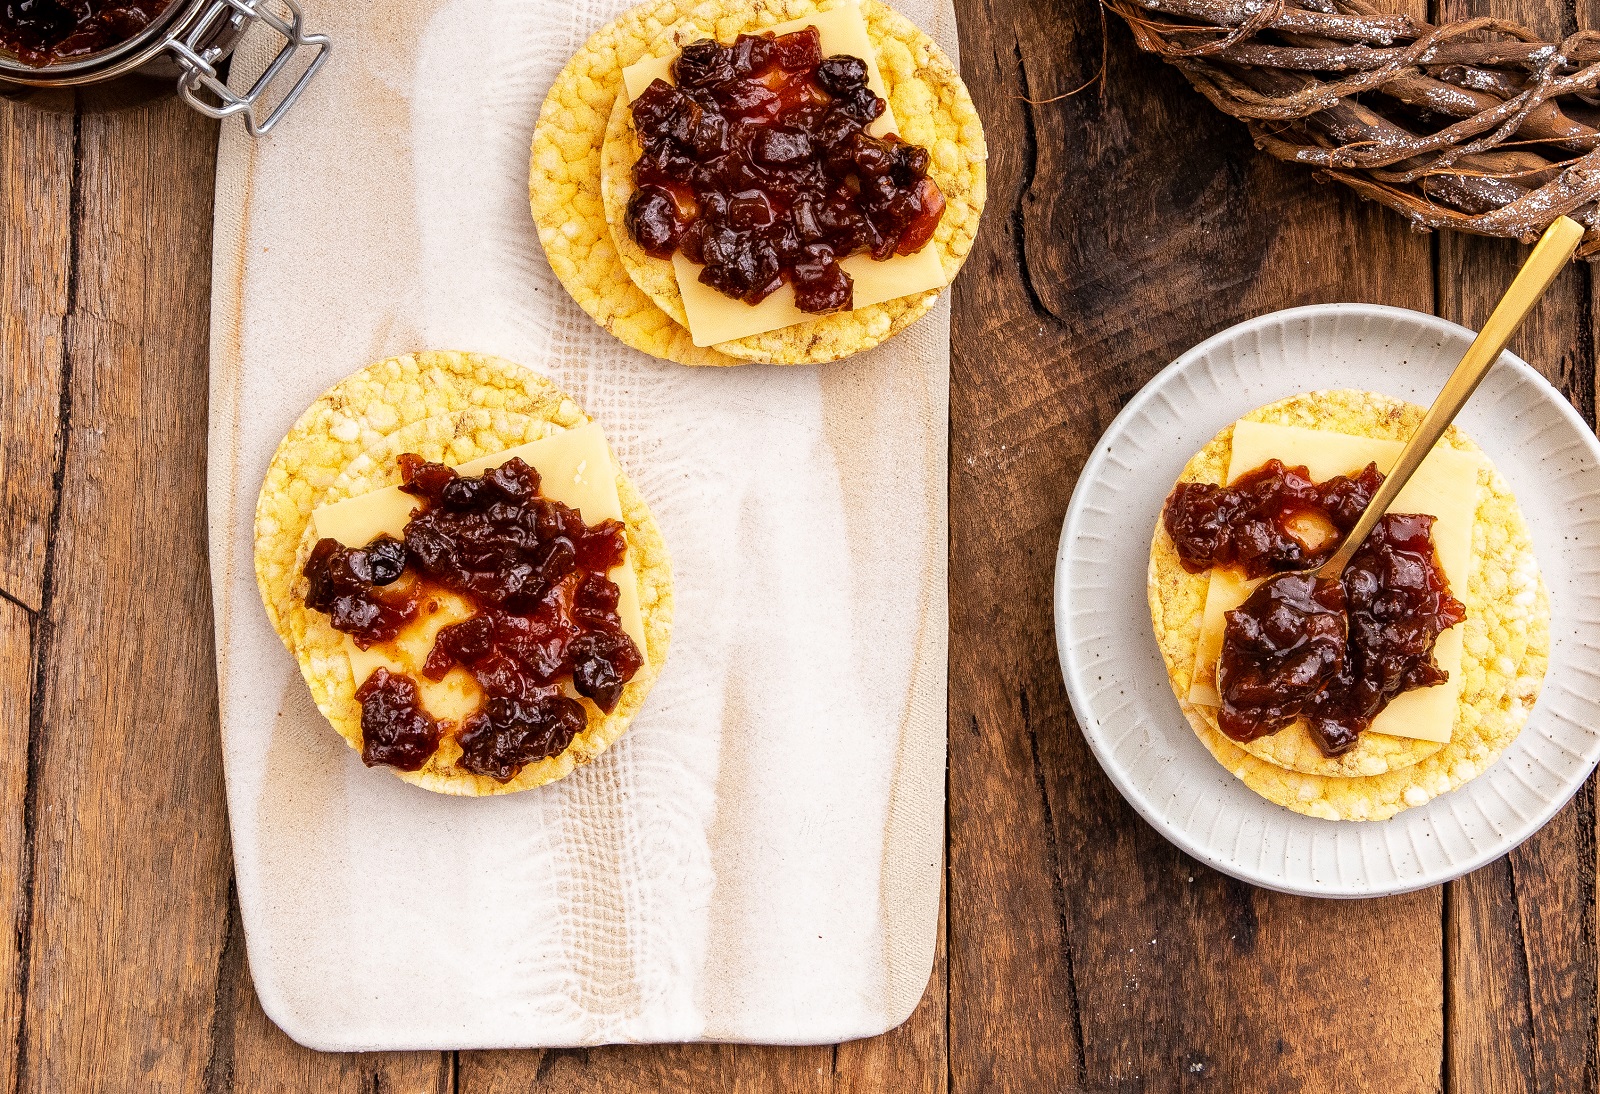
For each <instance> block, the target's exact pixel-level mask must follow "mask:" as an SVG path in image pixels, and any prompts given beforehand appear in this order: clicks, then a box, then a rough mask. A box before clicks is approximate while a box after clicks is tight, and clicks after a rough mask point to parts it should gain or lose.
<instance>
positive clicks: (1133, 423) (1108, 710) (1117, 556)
mask: <svg viewBox="0 0 1600 1094" xmlns="http://www.w3.org/2000/svg"><path fill="white" fill-rule="evenodd" d="M1472 337H1473V335H1472V332H1471V331H1468V330H1467V329H1466V328H1464V327H1460V326H1457V325H1455V324H1454V323H1447V322H1445V321H1444V320H1442V319H1437V318H1435V317H1434V316H1431V315H1422V314H1419V313H1417V312H1412V311H1406V310H1403V309H1400V308H1385V307H1378V306H1376V305H1367V304H1332V305H1321V306H1317V307H1309V308H1294V309H1292V310H1289V311H1281V312H1275V313H1274V314H1272V315H1264V316H1262V317H1260V318H1259V319H1252V320H1250V321H1249V322H1246V323H1241V324H1239V325H1238V326H1236V327H1233V328H1231V329H1229V330H1226V331H1223V332H1222V333H1221V334H1218V335H1216V336H1215V337H1213V338H1211V339H1208V340H1207V341H1205V342H1202V343H1201V344H1200V345H1198V346H1196V347H1195V348H1194V349H1192V350H1190V351H1189V352H1188V353H1186V354H1184V355H1183V356H1182V357H1180V358H1178V360H1176V361H1174V362H1173V363H1172V364H1171V365H1170V366H1168V367H1167V368H1166V369H1164V370H1163V371H1162V372H1161V374H1160V375H1158V376H1157V377H1156V378H1155V379H1153V380H1151V381H1150V383H1149V384H1147V385H1146V386H1145V388H1144V390H1142V391H1140V392H1139V394H1138V395H1137V396H1135V397H1134V399H1133V400H1132V401H1131V402H1130V403H1129V404H1128V406H1127V407H1126V408H1125V409H1124V410H1123V412H1122V413H1121V414H1119V415H1118V416H1117V419H1116V421H1114V422H1112V423H1111V427H1110V428H1109V429H1107V430H1106V433H1105V436H1104V437H1102V438H1101V439H1100V442H1099V444H1098V445H1096V447H1095V450H1094V453H1093V454H1092V455H1091V457H1090V458H1089V462H1088V464H1087V465H1086V466H1085V467H1084V469H1083V474H1082V476H1081V477H1080V478H1079V480H1078V486H1077V489H1076V490H1075V491H1074V492H1073V495H1072V504H1071V506H1070V507H1069V508H1068V509H1067V518H1066V522H1065V524H1064V525H1063V526H1062V530H1061V546H1060V549H1059V551H1058V552H1057V555H1056V592H1055V613H1056V644H1057V647H1058V649H1059V651H1060V655H1061V672H1062V675H1063V676H1064V677H1065V679H1066V683H1067V692H1068V694H1069V695H1070V696H1071V698H1072V706H1073V709H1074V710H1075V711H1076V712H1077V716H1078V723H1079V725H1080V726H1081V727H1082V729H1083V734H1084V736H1085V737H1086V738H1087V739H1088V741H1089V745H1090V747H1091V748H1092V749H1093V750H1094V754H1095V756H1096V757H1097V758H1098V759H1099V760H1100V763H1101V766H1103V767H1104V768H1105V770H1106V773H1107V774H1108V775H1110V776H1111V781H1112V782H1114V783H1115V784H1116V786H1117V789H1118V790H1120V791H1121V792H1122V795H1123V796H1124V797H1125V798H1127V799H1128V801H1129V802H1130V803H1131V804H1132V805H1133V807H1134V808H1135V809H1137V810H1138V811H1139V813H1140V815H1141V816H1143V817H1144V818H1145V819H1146V820H1148V821H1149V822H1150V823H1151V824H1153V825H1155V827H1156V828H1157V829H1158V830H1159V831H1160V832H1161V833H1162V835H1164V836H1166V837H1167V838H1168V839H1169V840H1171V841H1172V842H1173V843H1175V844H1177V845H1178V846H1179V847H1180V848H1182V849H1183V850H1184V851H1185V852H1187V853H1188V854H1190V855H1192V856H1194V857H1195V858H1197V859H1199V860H1201V861H1202V862H1205V863H1206V864H1207V865H1209V866H1212V867H1215V868H1216V869H1218V870H1221V871H1223V872H1225V873H1228V874H1232V875H1233V876H1234V877H1237V878H1241V879H1243V880H1245V881H1248V882H1252V883H1253V884H1256V885H1262V886H1265V887H1267V888H1270V889H1278V890H1282V891H1284V892H1290V893H1302V894H1306V895H1310V896H1338V897H1366V896H1380V895H1383V894H1386V893H1399V892H1405V891H1407V890H1411V889H1418V888H1422V887H1424V886H1427V885H1436V884H1438V883H1440V882H1443V881H1448V880H1449V879H1451V878H1454V877H1459V876H1460V875H1462V874H1464V873H1466V872H1467V871H1469V870H1474V869H1476V868H1478V867H1479V866H1482V865H1483V864H1485V863H1487V862H1490V861H1491V860H1493V859H1496V858H1498V857H1499V856H1501V855H1503V854H1505V853H1506V852H1507V851H1509V850H1511V849H1512V848H1513V847H1515V846H1516V845H1517V844H1519V843H1521V842H1522V841H1523V840H1525V839H1527V838H1528V837H1529V836H1530V835H1532V834H1533V833H1534V832H1535V831H1537V830H1538V829H1539V827H1540V826H1541V825H1543V824H1544V823H1545V822H1546V821H1548V820H1549V819H1550V818H1551V817H1552V816H1554V815H1555V813H1556V812H1557V811H1558V810H1559V809H1560V808H1561V807H1562V805H1564V804H1565V803H1566V802H1567V799H1569V798H1570V797H1572V795H1573V794H1574V793H1576V792H1577V789H1578V787H1579V786H1581V785H1582V784H1583V781H1584V779H1585V778H1587V777H1588V775H1589V772H1590V771H1591V770H1592V769H1593V768H1594V766H1595V762H1596V760H1597V759H1600V581H1597V578H1600V443H1597V442H1596V439H1595V435H1594V434H1593V433H1592V432H1591V431H1590V430H1589V428H1588V427H1587V426H1586V425H1585V424H1584V422H1583V419H1581V418H1580V417H1579V416H1578V414H1577V412H1576V411H1574V410H1573V409H1572V406H1571V405H1570V404H1569V403H1568V402H1567V401H1566V399H1565V398H1563V397H1562V395H1561V394H1560V393H1559V392H1557V391H1556V390H1555V389H1554V388H1553V387H1551V386H1550V384H1549V383H1547V382H1546V381H1545V380H1544V378H1543V377H1541V376H1540V375H1539V374H1538V373H1536V372H1535V371H1534V370H1533V369H1532V368H1530V367H1529V366H1528V364H1527V363H1526V362H1524V361H1522V360H1520V359H1518V358H1516V357H1514V356H1512V355H1511V354H1509V353H1507V354H1505V355H1503V356H1502V357H1501V358H1500V361H1499V362H1498V363H1497V364H1496V365H1495V367H1494V369H1493V371H1491V372H1490V374H1489V376H1488V378H1487V379H1486V380H1485V381H1484V383H1483V386H1482V387H1481V388H1479V390H1478V393H1477V394H1476V395H1474V396H1473V398H1472V401H1471V402H1470V403H1469V404H1468V405H1467V407H1466V409H1465V410H1464V411H1463V412H1462V413H1461V416H1460V417H1459V418H1458V419H1457V422H1458V424H1459V425H1460V426H1461V427H1462V428H1464V429H1465V430H1466V431H1467V432H1468V433H1469V434H1471V436H1472V437H1473V438H1474V439H1475V440H1476V441H1477V442H1478V443H1479V444H1480V445H1481V446H1482V447H1483V448H1484V450H1485V451H1486V452H1487V453H1488V454H1489V457H1490V459H1492V460H1493V461H1494V462H1495V465H1496V466H1497V467H1499V469H1500V472H1501V473H1502V474H1503V475H1504V476H1505V477H1506V479H1507V481H1509V482H1510V484H1511V488H1512V490H1513V491H1515V493H1516V496H1517V500H1518V501H1519V502H1520V503H1521V505H1522V511H1523V513H1524V514H1525V515H1526V517H1527V520H1528V524H1529V526H1530V527H1531V529H1532V531H1533V540H1534V547H1535V550H1536V552H1537V554H1538V557H1539V565H1540V567H1541V569H1542V570H1543V573H1544V578H1545V581H1546V583H1547V584H1548V585H1549V587H1550V599H1551V609H1552V619H1551V638H1552V649H1551V656H1550V670H1549V674H1548V675H1547V676H1546V677H1545V685H1544V692H1543V694H1542V695H1541V697H1540V699H1539V702H1538V705H1537V706H1536V707H1535V708H1534V711H1533V714H1532V716H1531V717H1530V718H1529V720H1528V724H1527V726H1526V727H1525V728H1524V729H1523V731H1522V734H1521V735H1520V736H1519V737H1518V738H1517V740H1516V741H1515V742H1514V743H1513V744H1512V745H1511V747H1510V748H1508V749H1507V750H1506V752H1505V753H1504V755H1502V756H1501V758H1500V760H1499V761H1498V762H1497V763H1495V764H1494V765H1493V766H1492V767H1491V768H1490V769H1489V770H1488V771H1487V772H1486V773H1484V774H1483V775H1480V776H1479V777H1478V778H1476V779H1473V780H1472V781H1471V782H1469V783H1467V784H1466V785H1465V786H1463V787H1462V788H1461V789H1459V790H1457V791H1455V792H1454V793H1450V794H1444V795H1442V796H1440V797H1438V798H1435V799H1434V800H1433V801H1432V802H1430V803H1428V804H1427V805H1425V806H1421V807H1419V808H1416V809H1408V810H1406V811H1405V812H1403V813H1400V814H1399V815H1398V816H1396V817H1394V818H1392V819H1390V820H1386V821H1374V822H1365V823H1362V822H1353V821H1324V820H1317V819H1315V818H1312V817H1306V816H1301V815H1300V814H1298V813H1294V812H1291V811H1290V810H1288V809H1284V808H1281V807H1279V806H1276V805H1273V804H1272V803H1271V802H1268V801H1266V800H1265V799H1263V798H1260V797H1258V796H1257V795H1256V794H1255V793H1253V792H1252V791H1251V790H1249V789H1248V788H1247V787H1246V786H1245V785H1244V783H1242V782H1240V781H1239V780H1238V779H1236V778H1235V777H1234V776H1233V775H1232V774H1230V773H1229V772H1228V771H1227V770H1226V769H1225V768H1223V767H1222V765H1221V764H1219V763H1217V761H1216V760H1214V759H1213V758H1212V756H1211V754H1210V753H1209V752H1207V751H1206V749H1205V746H1204V745H1202V744H1201V743H1200V741H1199V739H1198V738H1196V737H1195V735H1194V731H1193V730H1191V729H1190V728H1189V724H1188V723H1187V722H1186V721H1185V720H1184V717H1183V714H1182V712H1181V711H1180V710H1179V709H1178V703H1177V700H1176V699H1175V698H1174V697H1173V695H1172V688H1171V686H1170V685H1169V684H1168V682H1167V674H1166V672H1165V670H1164V669H1163V667H1162V663H1161V653H1160V651H1159V650H1158V649H1157V647H1156V642H1155V637H1154V635H1153V634H1152V633H1151V628H1150V612H1149V608H1148V607H1147V606H1146V602H1145V570H1146V567H1147V565H1148V562H1149V550H1150V536H1151V534H1152V533H1153V531H1154V529H1155V522H1156V516H1157V514H1158V513H1159V511H1160V509H1161V504H1162V502H1163V500H1164V499H1165V498H1166V495H1167V492H1168V491H1169V490H1170V489H1171V488H1172V484H1173V482H1174V481H1176V479H1177V477H1178V474H1179V472H1180V471H1182V470H1183V465H1184V464H1185V463H1187V462H1188V460H1189V457H1190V456H1192V455H1193V454H1194V453H1195V452H1196V451H1198V450H1199V449H1200V447H1201V446H1202V445H1204V444H1205V443H1206V442H1207V441H1209V440H1210V439H1211V438H1212V437H1213V436H1214V435H1215V434H1216V432H1217V431H1218V430H1219V429H1221V428H1222V427H1223V426H1225V425H1227V424H1228V423H1229V422H1232V421H1234V420H1236V419H1238V418H1239V417H1240V416H1242V415H1244V414H1245V413H1247V412H1249V411H1250V410H1253V409H1254V408H1256V407H1258V406H1261V405H1263V404H1265V403H1270V402H1272V401H1274V400H1276V399H1280V398H1283V397H1284V396H1287V395H1293V394H1294V393H1296V392H1301V391H1314V390H1318V389H1328V388H1345V387H1353V388H1363V389H1366V390H1369V391H1379V392H1383V393H1385V394H1387V395H1392V396H1396V397H1399V398H1403V399H1408V400H1410V401H1411V402H1414V403H1419V404H1421V405H1424V406H1426V405H1428V404H1429V403H1431V402H1432V401H1433V397H1434V396H1435V395H1436V394H1437V393H1438V391H1439V388H1440V387H1441V386H1442V385H1443V383H1444V379H1445V377H1446V376H1447V375H1448V374H1449V372H1450V370H1451V369H1452V368H1453V367H1454V366H1455V363H1456V362H1457V361H1458V360H1460V358H1461V355H1462V353H1464V352H1465V351H1466V348H1467V346H1468V344H1469V343H1470V342H1471V341H1472Z"/></svg>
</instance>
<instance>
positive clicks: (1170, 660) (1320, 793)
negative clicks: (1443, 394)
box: [1147, 391, 1550, 820]
mask: <svg viewBox="0 0 1600 1094" xmlns="http://www.w3.org/2000/svg"><path fill="white" fill-rule="evenodd" d="M1424 413H1425V411H1424V409H1423V408H1422V407H1418V406H1414V405H1412V404H1410V403H1406V402H1402V401H1400V400H1397V399H1391V398H1389V397H1388V396H1385V395H1378V394H1375V393H1372V392H1365V391H1318V392H1311V393H1308V394H1304V395H1294V396H1291V397H1289V398H1287V399H1282V400H1279V401H1278V402H1275V403H1272V404H1270V405H1268V406H1264V407H1261V408H1260V409H1258V410H1254V411H1252V412H1250V413H1249V414H1247V415H1245V420H1247V421H1253V422H1266V423H1271V424H1277V425H1292V426H1300V427H1302V428H1307V429H1320V430H1325V431H1329V432H1335V433H1344V434H1348V435H1352V436H1360V437H1377V438H1381V439H1384V440H1396V441H1405V440H1408V439H1409V438H1410V436H1411V434H1412V433H1413V432H1415V430H1416V427H1417V425H1418V424H1420V422H1421V420H1422V417H1423V415H1424ZM1440 443H1441V444H1444V445H1447V446H1449V447H1451V448H1457V449H1461V450H1463V451H1468V452H1475V453H1479V454H1480V456H1481V455H1482V454H1481V450H1480V449H1479V448H1478V446H1477V445H1475V444H1474V443H1473V442H1472V441H1471V440H1470V439H1469V438H1468V437H1467V436H1466V434H1465V433H1463V432H1462V431H1461V430H1459V429H1457V428H1455V427H1451V429H1450V430H1449V431H1448V432H1447V433H1446V435H1445V437H1444V439H1443V440H1442V441H1441V442H1440ZM1232 446H1233V427H1232V426H1231V425H1230V426H1229V427H1227V428H1226V429H1224V430H1223V431H1222V432H1220V433H1218V434H1217V435H1216V437H1214V438H1213V439H1212V440H1211V442H1210V443H1209V444H1207V445H1206V446H1205V447H1204V448H1202V449H1201V450H1200V451H1199V452H1198V453H1196V454H1195V456H1194V458H1193V459H1191V460H1190V461H1189V463H1188V465H1187V466H1185V468H1184V469H1183V473H1182V474H1181V475H1180V476H1179V481H1180V482H1209V483H1221V482H1222V481H1223V478H1224V475H1225V474H1226V472H1227V467H1228V460H1229V456H1230V453H1231V452H1232ZM1209 581H1210V579H1209V576H1208V574H1207V573H1199V574H1191V573H1189V572H1188V571H1187V570H1185V569H1184V568H1183V565H1182V563H1181V562H1180V561H1179V559H1178V552H1177V548H1176V546H1175V545H1174V544H1173V542H1172V538H1171V537H1170V536H1169V535H1167V531H1166V527H1165V525H1164V524H1163V522H1162V520H1161V517H1160V516H1159V515H1158V516H1157V518H1156V531H1155V536H1154V539H1153V540H1152V542H1151V545H1150V568H1149V579H1148V588H1147V592H1148V598H1149V602H1150V615H1151V620H1152V623H1153V625H1154V627H1155V635H1156V640H1157V642H1158V643H1159V644H1160V646H1161V655H1162V658H1163V660H1164V661H1165V663H1166V669H1167V676H1168V678H1169V679H1170V681H1171V683H1172V690H1173V693H1174V694H1175V695H1176V696H1177V699H1178V705H1179V706H1180V707H1182V708H1183V713H1184V716H1185V717H1186V718H1187V719H1188V721H1189V724H1190V725H1191V726H1192V727H1193V728H1194V731H1195V733H1196V734H1197V735H1198V736H1199V738H1200V740H1201V741H1202V742H1204V744H1205V746H1206V747H1207V748H1208V749H1209V750H1210V751H1211V754H1212V755H1213V756H1215V757H1216V758H1217V760H1218V761H1219V762H1220V763H1221V764H1222V765H1223V766H1224V767H1226V768H1227V769H1228V770H1229V771H1231V772H1233V773H1234V774H1235V775H1237V776H1238V777H1239V778H1240V779H1242V780H1243V781H1244V783H1245V785H1247V786H1249V787H1250V789H1252V790H1254V791H1255V792H1256V793H1258V794H1260V795H1261V796H1262V797H1264V798H1266V799H1268V800H1269V801H1272V802H1275V803H1277V804H1278V805H1282V806H1286V807H1287V808H1289V809H1293V810H1295V811H1296V812H1299V813H1305V814H1308V815H1310V816H1314V817H1323V818H1327V819H1332V820H1381V819H1384V818H1386V817H1391V816H1394V815H1395V814H1396V813H1398V812H1400V811H1401V810H1404V809H1409V808H1411V807H1413V806H1417V805H1422V804H1424V803H1425V802H1428V801H1430V800H1431V799H1433V798H1434V797H1436V796H1438V795H1439V794H1443V793H1445V792H1446V791H1449V790H1453V789H1455V788H1456V787H1458V786H1460V785H1462V784H1463V783H1465V782H1467V781H1468V780H1470V779H1473V778H1475V777H1477V776H1478V775H1480V774H1482V773H1483V772H1484V771H1485V770H1487V769H1488V767H1489V765H1490V764H1491V763H1493V762H1494V760H1495V758H1496V757H1498V756H1499V755H1500V753H1501V752H1503V751H1504V750H1505V748H1506V746H1508V745H1509V744H1510V743H1511V742H1512V741H1513V740H1514V739H1515V738H1516V736H1517V734H1518V732H1520V731H1521V729H1522V727H1523V725H1524V724H1525V723H1526V722H1527V720H1528V715H1529V714H1530V713H1531V712H1532V710H1533V705H1534V702H1535V700H1536V699H1537V698H1538V695H1539V689H1540V686H1541V684H1542V683H1543V680H1544V673H1545V667H1546V664H1547V663H1548V660H1549V654H1550V600H1549V594H1548V593H1547V591H1546V589H1545V585H1544V581H1543V579H1542V578H1541V577H1540V574H1539V565H1538V560H1537V559H1535V558H1534V554H1533V542H1532V539H1531V538H1530V536H1529V534H1528V528H1527V525H1526V524H1525V523H1524V521H1523V519H1522V512H1521V510H1520V509H1519V508H1518V507H1517V503H1516V499H1515V498H1514V497H1512V495H1511V490H1510V487H1508V486H1507V484H1506V482H1505V480H1504V479H1503V478H1501V476H1500V473H1499V472H1498V471H1496V470H1495V469H1494V467H1493V465H1492V464H1490V462H1489V460H1488V458H1487V457H1486V456H1482V468H1481V470H1480V471H1479V475H1478V490H1477V508H1476V513H1475V519H1474V522H1473V529H1472V576H1471V579H1470V580H1469V582H1468V586H1467V588H1466V589H1464V590H1463V589H1459V588H1457V589H1452V590H1451V591H1452V592H1453V593H1454V594H1455V596H1456V597H1457V598H1459V599H1460V600H1461V601H1462V603H1463V604H1465V605H1466V609H1467V619H1466V622H1464V623H1463V624H1461V626H1463V627H1464V628H1465V635H1464V643H1463V651H1462V663H1461V670H1460V671H1461V676H1462V678H1461V690H1460V698H1459V701H1458V706H1457V716H1456V721H1455V725H1454V727H1453V728H1452V731H1451V736H1450V740H1449V742H1448V743H1444V744H1440V743H1437V742H1432V741H1419V740H1411V739H1408V738H1404V737H1391V736H1388V735H1386V734H1379V733H1364V734H1362V735H1361V739H1360V742H1359V744H1358V745H1357V747H1356V748H1354V749H1352V750H1351V751H1350V752H1347V753H1345V754H1344V755H1342V756H1335V757H1326V756H1324V755H1322V752H1321V750H1320V749H1319V748H1318V747H1317V745H1316V743H1315V742H1314V741H1313V740H1312V738H1311V735H1310V733H1309V732H1308V731H1307V730H1306V728H1305V725H1304V723H1303V722H1296V723H1294V724H1293V725H1292V726H1289V727H1288V728H1286V729H1283V730H1280V731H1279V732H1277V733H1274V734H1270V735H1268V736H1266V737H1261V738H1258V739H1257V740H1255V741H1250V742H1247V743H1243V744H1241V743H1240V742H1237V741H1234V740H1232V739H1231V738H1229V737H1228V736H1226V735H1225V734H1224V733H1223V732H1222V731H1221V730H1220V729H1219V728H1218V727H1217V712H1216V710H1215V708H1212V707H1206V706H1200V705H1198V704H1195V703H1191V702H1189V690H1190V685H1191V684H1192V683H1193V680H1192V676H1193V672H1194V663H1195V649H1196V646H1197V644H1198V643H1199V639H1200V631H1201V623H1202V617H1203V615H1204V612H1205V602H1206V591H1207V587H1208V585H1209Z"/></svg>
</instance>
